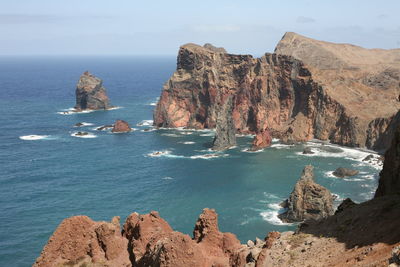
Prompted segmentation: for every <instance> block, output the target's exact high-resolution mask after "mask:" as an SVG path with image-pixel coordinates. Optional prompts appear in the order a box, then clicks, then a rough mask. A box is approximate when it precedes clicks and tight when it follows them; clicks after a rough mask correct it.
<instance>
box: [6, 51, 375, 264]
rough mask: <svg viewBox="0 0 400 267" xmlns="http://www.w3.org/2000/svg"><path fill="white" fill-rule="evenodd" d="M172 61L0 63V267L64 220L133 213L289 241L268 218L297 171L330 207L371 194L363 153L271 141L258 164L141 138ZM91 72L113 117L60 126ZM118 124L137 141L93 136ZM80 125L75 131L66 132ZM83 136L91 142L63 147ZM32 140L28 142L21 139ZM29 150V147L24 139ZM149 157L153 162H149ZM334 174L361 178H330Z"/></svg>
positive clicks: (200, 138) (17, 259)
mask: <svg viewBox="0 0 400 267" xmlns="http://www.w3.org/2000/svg"><path fill="white" fill-rule="evenodd" d="M175 62H176V60H175V58H172V57H171V58H167V57H166V58H156V57H153V58H140V57H136V58H135V57H130V58H94V57H88V58H2V59H1V60H0V125H1V131H0V185H1V186H0V221H1V225H0V266H30V265H31V264H32V263H33V262H34V261H35V259H36V257H38V256H39V253H40V251H41V249H42V247H43V246H44V245H45V244H46V242H47V240H48V238H49V237H50V235H51V234H52V232H53V231H54V230H55V228H56V227H57V225H58V224H59V223H60V222H61V221H62V220H63V219H64V218H66V217H69V216H73V215H81V214H84V215H88V216H90V217H91V218H92V219H94V220H110V219H111V218H112V217H113V216H116V215H119V216H121V220H122V222H123V221H124V220H125V218H126V216H128V215H129V214H130V213H132V212H134V211H136V212H139V213H148V212H149V211H151V210H157V211H159V212H160V214H161V216H162V217H163V218H165V219H166V220H167V221H168V222H169V223H170V224H171V226H172V227H173V228H174V229H175V230H178V231H182V232H185V233H188V234H191V232H192V230H193V227H194V224H195V221H196V219H197V217H198V215H199V214H200V213H201V211H202V209H203V208H205V207H209V208H214V209H216V210H217V212H218V214H219V222H220V229H221V230H222V231H229V232H233V233H235V234H236V235H237V236H238V237H239V238H240V239H241V240H242V241H243V242H245V241H247V240H248V239H254V238H255V237H256V236H257V237H260V238H263V237H264V236H265V235H266V234H267V232H268V231H272V230H278V231H285V230H292V229H294V228H295V226H294V225H285V224H282V223H280V222H279V220H278V219H277V218H276V214H277V212H278V209H279V206H278V205H277V204H278V203H279V202H281V201H282V200H284V199H285V198H286V197H287V196H288V195H289V194H290V192H291V190H292V188H293V186H294V184H295V183H296V181H297V179H298V178H299V177H300V173H301V171H302V169H303V167H304V165H306V164H312V165H314V166H315V175H316V180H317V182H318V183H320V184H322V185H324V186H326V187H327V188H329V189H330V190H331V191H332V192H333V193H335V194H337V195H338V196H339V200H340V199H343V198H345V197H351V198H352V199H354V200H355V201H364V200H366V199H369V198H371V197H372V195H373V191H374V190H375V188H376V185H377V173H378V169H379V167H377V166H372V165H369V164H367V163H365V162H363V161H362V159H363V158H364V157H365V156H367V155H368V154H369V153H367V152H361V151H357V150H352V149H348V148H338V147H335V146H330V145H321V144H320V143H309V144H308V145H311V146H312V147H313V148H314V150H315V151H316V152H317V153H316V154H314V155H312V156H305V155H302V154H301V151H302V149H303V145H296V146H286V145H281V144H279V142H278V141H277V140H275V141H274V144H273V146H272V147H271V148H268V149H266V150H265V151H263V152H259V153H248V152H244V151H243V150H245V149H246V148H247V147H248V146H249V145H250V142H251V138H249V137H245V136H244V137H239V138H238V143H239V144H238V147H236V148H234V149H231V150H228V151H226V152H224V153H221V154H219V155H214V157H207V156H205V155H207V154H210V153H212V152H209V151H208V150H207V144H209V143H210V142H211V141H212V139H213V137H212V135H213V132H209V131H188V130H186V131H182V130H156V131H144V129H148V128H149V127H150V126H148V124H149V123H151V121H149V120H151V119H152V111H153V109H154V102H155V101H156V100H157V97H158V96H159V95H160V90H161V86H162V84H163V83H164V82H165V81H166V80H167V79H168V77H169V76H170V75H171V74H172V73H173V71H174V69H175ZM85 70H89V71H91V72H92V73H94V74H95V75H97V76H99V77H101V78H102V79H103V80H104V85H105V87H106V88H107V90H108V95H109V97H110V99H111V102H112V104H113V105H116V106H119V107H121V108H120V109H116V110H111V111H97V112H92V113H83V114H72V115H62V114H59V113H58V112H62V111H63V110H66V109H68V108H71V107H73V105H74V101H75V95H74V93H75V85H76V82H77V80H78V78H79V76H80V74H81V73H82V72H83V71H85ZM116 119H124V120H126V121H128V122H129V123H130V124H131V125H132V127H134V128H136V130H135V131H133V132H131V133H128V134H111V133H109V132H107V131H101V132H99V131H96V130H94V128H95V127H97V126H101V125H104V124H111V123H113V122H114V121H115V120H116ZM78 122H86V123H89V124H90V125H87V126H85V127H82V128H79V129H78V128H74V127H73V126H74V124H76V123H78ZM78 130H79V131H82V130H83V131H88V132H90V133H92V135H93V138H78V137H74V136H71V134H72V135H73V133H74V132H76V131H78ZM29 135H36V136H33V137H32V136H29ZM30 139H35V140H30ZM154 151H163V153H162V154H161V155H157V156H154V155H153V154H152V153H153V152H154ZM337 167H351V168H356V169H358V170H360V174H359V175H357V176H355V177H353V178H348V179H338V178H334V177H332V175H331V171H333V170H334V169H336V168H337Z"/></svg>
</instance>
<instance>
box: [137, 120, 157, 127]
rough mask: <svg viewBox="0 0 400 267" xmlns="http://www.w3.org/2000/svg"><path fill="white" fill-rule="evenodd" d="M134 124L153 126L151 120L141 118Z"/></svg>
mask: <svg viewBox="0 0 400 267" xmlns="http://www.w3.org/2000/svg"><path fill="white" fill-rule="evenodd" d="M136 126H153V120H142V121H141V122H139V123H138V124H136Z"/></svg>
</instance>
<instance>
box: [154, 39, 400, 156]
mask: <svg viewBox="0 0 400 267" xmlns="http://www.w3.org/2000/svg"><path fill="white" fill-rule="evenodd" d="M294 36H295V37H293V35H292V34H286V35H285V36H284V38H283V39H282V40H281V42H280V43H279V44H278V46H277V49H276V53H274V54H268V53H267V54H265V55H264V56H262V57H260V58H253V57H252V56H250V55H233V54H229V53H225V52H220V51H216V50H215V49H208V48H207V47H201V46H198V45H195V44H186V45H183V46H182V47H181V48H180V49H179V54H178V60H177V70H176V71H175V73H174V74H173V75H172V76H171V78H170V79H169V80H168V81H167V82H166V83H165V85H164V87H163V90H162V93H161V97H160V100H159V102H158V104H157V107H156V110H155V113H154V124H155V126H158V127H188V128H200V129H201V128H215V127H216V122H217V115H218V107H219V105H221V99H226V98H227V96H233V97H234V102H233V110H232V117H233V123H234V125H235V128H236V131H237V133H243V134H247V133H252V134H259V133H265V132H266V131H269V132H270V134H271V136H273V137H276V138H281V139H282V140H284V141H306V140H310V139H312V138H316V139H320V140H330V141H332V142H334V143H337V144H341V145H347V146H354V147H368V148H373V149H384V148H385V144H387V141H385V140H388V139H390V138H391V136H390V133H389V132H388V129H389V128H388V127H389V125H390V124H391V121H392V118H393V117H394V114H395V113H396V112H397V109H399V108H400V103H399V101H398V96H399V92H400V89H399V86H398V82H397V83H396V81H399V77H398V75H397V74H398V73H400V72H399V70H400V63H399V62H400V60H397V59H396V58H400V56H399V55H400V54H399V53H397V50H394V51H391V50H382V51H381V52H379V53H375V51H374V50H367V49H362V48H357V49H354V52H353V54H351V56H347V57H346V59H348V58H352V57H354V58H357V59H358V60H359V61H362V58H367V59H366V61H365V62H364V61H362V62H361V63H363V64H361V63H360V64H358V62H356V63H357V64H356V63H352V62H350V63H351V64H350V63H346V64H344V63H343V62H344V60H342V61H343V62H342V61H339V59H338V60H334V61H333V62H331V61H332V58H333V57H337V56H336V55H337V54H341V53H342V50H348V48H347V45H336V44H332V45H334V47H335V49H331V50H332V51H334V52H335V53H334V56H332V55H331V54H332V53H333V52H332V51H331V52H330V53H331V54H329V53H328V54H329V55H330V56H327V55H325V54H326V53H327V52H326V49H325V46H327V45H325V44H326V43H325V42H319V41H315V40H312V39H308V38H300V37H298V36H299V35H295V34H294ZM298 42H303V43H306V44H308V43H312V44H313V46H307V45H306V48H303V46H299V45H298ZM328 44H329V43H328ZM328 46H329V47H330V45H328ZM316 47H317V48H318V49H317V48H316ZM321 47H322V48H321ZM351 47H353V46H351ZM299 49H300V50H301V51H303V50H306V51H307V53H314V54H313V56H312V60H311V61H307V66H306V65H304V63H303V62H302V61H301V60H299V59H303V60H304V61H305V56H304V55H308V54H307V53H306V54H302V53H296V51H298V50H299ZM329 51H330V50H329ZM374 54H379V55H381V54H382V55H386V56H379V60H373V58H374V57H373V55H374ZM320 55H321V56H320ZM357 55H358V56H357ZM366 55H368V57H367V56H366ZM371 55H372V56H371ZM294 57H297V58H299V59H296V58H294ZM348 61H349V60H348ZM305 62H306V61H305ZM313 62H315V63H314V64H311V63H313ZM346 62H347V61H346ZM382 62H383V63H382ZM371 64H372V65H371ZM327 66H328V67H329V68H328V67H327ZM374 66H377V67H376V68H375V67H374ZM325 68H328V70H325ZM387 68H389V70H386V69H387ZM378 69H379V70H382V71H381V72H379V73H384V74H379V73H375V72H377V71H378ZM385 70H386V71H385ZM385 73H386V74H385ZM374 75H375V76H374ZM353 76H354V77H353ZM381 76H382V77H381ZM368 77H369V78H368ZM373 77H375V78H373ZM384 77H390V81H391V82H388V83H383V82H379V81H383V80H385V79H386V78H384ZM373 81H374V82H373ZM378 85H379V86H378ZM378 106H379V107H382V108H379V109H377V108H376V107H378ZM264 135H265V134H264ZM385 135H387V137H385V138H383V136H385ZM382 138H383V139H384V140H382ZM258 139H260V134H259V137H258ZM255 142H256V141H255ZM257 143H259V141H257ZM267 143H268V142H265V144H267Z"/></svg>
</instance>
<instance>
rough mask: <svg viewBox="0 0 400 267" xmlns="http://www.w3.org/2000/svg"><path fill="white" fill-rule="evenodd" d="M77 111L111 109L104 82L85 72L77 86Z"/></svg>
mask: <svg viewBox="0 0 400 267" xmlns="http://www.w3.org/2000/svg"><path fill="white" fill-rule="evenodd" d="M75 94H76V105H75V110H77V111H80V110H85V109H89V110H98V109H108V108H110V107H111V106H110V103H109V99H108V96H107V94H106V89H105V88H104V87H103V81H102V80H101V79H99V78H97V77H96V76H94V75H93V74H90V73H89V72H88V71H86V72H84V73H83V74H82V75H81V77H80V78H79V81H78V84H77V85H76V91H75Z"/></svg>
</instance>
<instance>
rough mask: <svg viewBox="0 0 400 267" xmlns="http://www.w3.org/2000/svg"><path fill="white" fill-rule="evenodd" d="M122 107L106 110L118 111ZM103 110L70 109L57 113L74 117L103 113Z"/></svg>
mask: <svg viewBox="0 0 400 267" xmlns="http://www.w3.org/2000/svg"><path fill="white" fill-rule="evenodd" d="M120 108H122V107H111V108H108V109H106V110H116V109H120ZM101 110H102V109H99V110H94V109H84V110H77V109H74V108H68V109H63V110H61V111H59V112H57V113H58V114H60V115H72V114H85V113H91V112H95V111H101Z"/></svg>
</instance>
